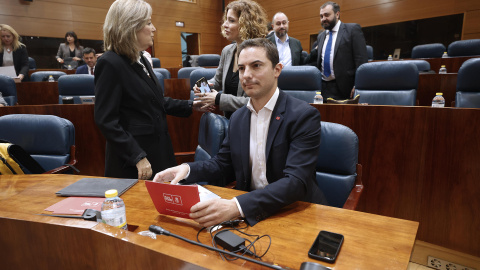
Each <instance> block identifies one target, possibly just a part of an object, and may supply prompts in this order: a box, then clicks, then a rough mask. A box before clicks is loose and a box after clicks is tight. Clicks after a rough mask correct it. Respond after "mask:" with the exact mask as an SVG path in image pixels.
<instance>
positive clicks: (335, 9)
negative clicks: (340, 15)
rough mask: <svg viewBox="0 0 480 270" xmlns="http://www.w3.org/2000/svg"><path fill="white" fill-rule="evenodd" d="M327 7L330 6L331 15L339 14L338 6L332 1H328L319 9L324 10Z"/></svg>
mask: <svg viewBox="0 0 480 270" xmlns="http://www.w3.org/2000/svg"><path fill="white" fill-rule="evenodd" d="M328 5H330V6H332V8H333V13H335V14H337V12H340V6H339V5H338V4H337V3H335V2H332V1H328V2H326V3H325V4H323V5H322V6H321V7H320V9H322V8H326V7H327V6H328Z"/></svg>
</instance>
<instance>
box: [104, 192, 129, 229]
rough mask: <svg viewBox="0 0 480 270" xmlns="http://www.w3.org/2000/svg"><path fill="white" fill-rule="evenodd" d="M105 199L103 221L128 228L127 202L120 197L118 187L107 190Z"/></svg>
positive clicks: (121, 227)
mask: <svg viewBox="0 0 480 270" xmlns="http://www.w3.org/2000/svg"><path fill="white" fill-rule="evenodd" d="M105 197H106V199H105V201H104V202H103V204H102V222H103V223H106V224H108V225H111V226H115V227H117V228H120V229H124V230H126V229H127V215H126V212H125V203H124V202H123V200H122V199H121V198H120V197H118V191H117V190H116V189H110V190H107V191H105Z"/></svg>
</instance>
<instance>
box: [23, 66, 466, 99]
mask: <svg viewBox="0 0 480 270" xmlns="http://www.w3.org/2000/svg"><path fill="white" fill-rule="evenodd" d="M164 82H165V93H166V95H167V96H170V97H174V98H181V97H185V99H188V98H189V97H190V96H185V93H187V92H188V93H189V83H188V82H189V80H188V79H166V80H165V81H164ZM16 86H17V96H18V104H19V105H43V104H58V94H59V93H58V83H57V82H24V83H18V84H16ZM456 89H457V74H456V73H448V74H420V76H419V81H418V91H417V100H418V102H419V106H430V105H432V99H433V97H435V93H437V92H443V96H444V98H445V106H446V107H450V106H451V103H452V101H455V93H456Z"/></svg>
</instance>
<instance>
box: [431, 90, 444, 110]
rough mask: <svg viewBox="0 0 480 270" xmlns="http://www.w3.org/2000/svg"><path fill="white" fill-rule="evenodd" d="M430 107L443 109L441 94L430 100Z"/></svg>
mask: <svg viewBox="0 0 480 270" xmlns="http://www.w3.org/2000/svg"><path fill="white" fill-rule="evenodd" d="M432 107H438V108H443V107H445V99H444V98H443V93H437V94H436V96H435V97H434V98H433V100H432Z"/></svg>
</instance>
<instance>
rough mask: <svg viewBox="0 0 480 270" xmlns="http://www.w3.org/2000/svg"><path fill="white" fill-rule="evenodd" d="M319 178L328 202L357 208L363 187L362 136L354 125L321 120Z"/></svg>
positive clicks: (332, 204) (317, 173) (337, 205)
mask: <svg viewBox="0 0 480 270" xmlns="http://www.w3.org/2000/svg"><path fill="white" fill-rule="evenodd" d="M321 126H322V127H321V139H320V152H319V154H318V161H317V166H316V179H317V183H318V186H319V188H320V190H322V192H323V193H324V195H325V197H326V199H327V202H328V205H330V206H334V207H340V208H342V207H343V208H346V209H352V210H354V209H355V208H356V206H357V204H358V200H359V199H360V195H361V193H362V190H363V185H362V180H361V177H362V166H361V165H360V164H358V137H357V135H356V134H355V132H353V131H352V130H351V129H350V128H348V127H346V126H344V125H340V124H336V123H330V122H321Z"/></svg>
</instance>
